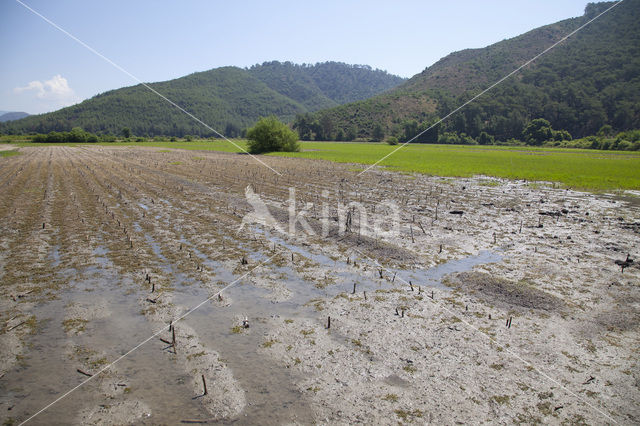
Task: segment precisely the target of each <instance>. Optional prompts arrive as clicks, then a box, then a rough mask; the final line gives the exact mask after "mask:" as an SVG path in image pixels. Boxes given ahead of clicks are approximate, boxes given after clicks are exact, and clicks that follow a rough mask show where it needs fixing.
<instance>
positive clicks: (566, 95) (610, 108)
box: [295, 0, 640, 142]
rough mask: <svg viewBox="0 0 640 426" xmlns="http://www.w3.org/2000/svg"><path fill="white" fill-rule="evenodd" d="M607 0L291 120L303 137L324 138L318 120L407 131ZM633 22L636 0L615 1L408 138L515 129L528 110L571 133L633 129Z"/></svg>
mask: <svg viewBox="0 0 640 426" xmlns="http://www.w3.org/2000/svg"><path fill="white" fill-rule="evenodd" d="M612 5H613V2H604V3H588V4H587V6H586V7H585V13H584V15H582V16H580V17H576V18H569V19H565V20H562V21H559V22H556V23H553V24H549V25H545V26H542V27H539V28H535V29H533V30H530V31H528V32H526V33H523V34H521V35H519V36H516V37H513V38H511V39H507V40H502V41H500V42H498V43H494V44H492V45H490V46H487V47H484V48H479V49H466V50H462V51H459V52H453V53H451V54H450V55H447V56H446V57H444V58H442V59H440V60H439V61H437V62H436V63H435V64H433V65H431V66H430V67H427V68H426V69H425V70H423V71H422V72H421V73H419V74H416V75H415V76H413V77H411V78H410V79H409V80H407V81H406V82H404V83H403V84H401V85H399V86H398V87H396V88H394V89H392V90H390V91H388V92H386V93H384V94H381V95H376V96H374V97H372V98H370V99H367V100H365V101H358V102H355V103H351V104H344V105H340V106H337V107H334V108H331V109H328V110H323V111H320V112H318V113H315V114H311V115H307V116H305V117H302V118H301V117H299V118H298V119H297V120H296V123H295V127H296V128H297V129H298V131H299V133H300V134H303V135H309V136H310V138H313V137H315V136H318V135H319V136H322V138H324V139H327V134H326V132H325V131H320V132H316V131H313V129H314V128H315V129H318V128H321V127H322V126H321V125H320V124H321V123H325V124H326V127H327V128H332V129H333V130H334V133H333V134H334V135H335V134H340V133H342V134H345V133H346V132H347V131H348V129H354V128H355V129H357V136H358V137H359V138H370V139H371V138H372V139H380V138H381V137H384V136H389V135H392V136H396V137H398V138H399V139H400V140H410V139H411V138H412V137H413V136H415V135H417V134H418V133H419V131H420V130H421V129H426V128H428V127H429V125H431V124H432V123H435V122H437V121H438V119H439V118H441V117H444V116H446V115H447V114H449V113H450V112H451V111H453V110H455V108H457V107H458V106H460V105H463V104H464V103H465V102H466V101H468V100H469V99H471V98H472V97H473V96H475V95H477V94H478V93H480V92H481V91H482V90H484V89H486V88H487V87H488V86H489V85H491V84H492V83H495V82H496V81H498V80H500V79H501V78H502V77H504V76H506V75H508V74H509V73H510V72H512V71H513V70H515V69H516V68H518V67H519V66H521V65H522V64H523V63H525V62H526V61H528V60H530V59H531V58H533V57H535V56H536V55H537V54H539V53H541V52H542V51H544V50H545V49H546V48H548V47H549V46H551V45H552V44H553V43H555V42H557V41H558V40H560V39H562V38H563V37H565V36H566V35H567V34H570V33H571V32H572V31H574V30H575V29H577V28H579V27H580V26H581V25H584V24H585V23H586V22H587V21H588V20H590V19H592V18H593V17H595V16H597V15H598V14H599V13H601V12H602V11H604V10H606V9H607V8H609V7H610V6H612ZM639 22H640V0H625V1H624V2H622V3H619V4H618V5H617V6H616V7H615V8H613V9H612V10H611V11H610V12H608V13H607V14H605V15H603V16H602V17H600V18H599V19H598V20H596V21H594V22H592V23H591V24H590V25H588V26H586V27H585V28H583V29H582V30H581V31H579V32H578V33H576V34H574V35H573V36H572V37H570V38H569V39H567V40H565V41H564V42H563V43H561V44H559V45H558V46H557V47H555V48H554V49H552V50H551V51H549V52H547V53H546V54H545V55H544V56H541V57H540V58H538V59H537V60H536V61H535V62H533V63H532V64H530V65H529V66H527V67H525V68H524V69H523V70H521V71H520V72H519V73H517V74H515V75H513V76H512V77H510V78H509V79H507V80H505V81H504V82H503V83H501V84H500V85H498V86H497V87H495V88H494V89H492V90H491V91H489V92H487V93H486V94H485V95H483V96H482V97H480V98H478V99H477V100H476V101H474V102H473V103H472V104H470V105H468V106H466V107H465V108H464V109H462V110H461V111H460V112H458V113H456V114H455V115H453V116H452V117H451V118H450V119H448V120H446V121H445V122H443V123H442V124H441V125H439V126H438V127H437V128H436V129H435V131H433V132H429V133H430V135H425V137H421V138H420V139H419V140H418V141H419V142H442V140H441V136H442V135H443V134H444V133H457V134H461V133H465V135H466V136H471V137H472V138H478V137H479V136H480V134H481V133H483V132H484V133H487V134H489V135H491V136H494V137H495V138H498V139H500V140H507V139H510V138H520V137H521V136H522V131H523V129H524V127H525V126H526V124H527V123H528V122H530V121H531V120H533V119H536V118H545V119H547V120H548V121H550V122H551V124H552V126H553V127H554V128H555V129H564V130H567V132H568V133H567V134H571V135H573V136H575V137H583V136H587V135H593V134H595V133H596V132H598V131H599V129H600V128H601V127H602V126H604V125H610V126H612V128H613V129H614V130H618V131H623V130H629V129H633V128H639V127H640V59H639V58H640V24H639ZM308 123H311V124H310V125H308V126H307V124H308ZM314 126H315V127H314ZM374 131H375V132H374ZM374 133H376V135H374ZM445 142H446V141H445Z"/></svg>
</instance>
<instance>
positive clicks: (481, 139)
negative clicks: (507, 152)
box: [478, 132, 494, 145]
mask: <svg viewBox="0 0 640 426" xmlns="http://www.w3.org/2000/svg"><path fill="white" fill-rule="evenodd" d="M493 141H494V139H493V136H491V135H490V134H488V133H487V132H480V136H478V143H479V144H480V145H493Z"/></svg>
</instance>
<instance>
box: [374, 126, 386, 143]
mask: <svg viewBox="0 0 640 426" xmlns="http://www.w3.org/2000/svg"><path fill="white" fill-rule="evenodd" d="M371 139H372V140H373V141H374V142H380V141H381V140H382V139H384V129H383V128H382V125H381V124H380V123H376V125H375V126H373V132H371Z"/></svg>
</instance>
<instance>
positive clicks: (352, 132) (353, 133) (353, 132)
mask: <svg viewBox="0 0 640 426" xmlns="http://www.w3.org/2000/svg"><path fill="white" fill-rule="evenodd" d="M357 137H358V128H357V127H356V126H353V125H352V126H349V127H348V128H347V133H346V134H345V135H344V138H345V140H347V141H354V140H356V138H357Z"/></svg>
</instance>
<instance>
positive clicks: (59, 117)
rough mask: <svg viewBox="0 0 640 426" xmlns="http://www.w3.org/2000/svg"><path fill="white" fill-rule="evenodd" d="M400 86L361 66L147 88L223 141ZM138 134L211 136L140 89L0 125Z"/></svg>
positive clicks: (332, 65)
mask: <svg viewBox="0 0 640 426" xmlns="http://www.w3.org/2000/svg"><path fill="white" fill-rule="evenodd" d="M403 81H405V79H402V78H400V77H397V76H394V75H391V74H388V73H387V72H385V71H381V70H374V69H371V67H368V66H365V65H348V64H344V63H339V62H325V63H318V64H315V65H307V64H305V65H297V64H292V63H290V62H285V63H280V62H265V63H264V64H262V65H255V66H253V67H251V68H248V69H242V68H237V67H222V68H216V69H212V70H209V71H204V72H198V73H194V74H191V75H188V76H185V77H181V78H178V79H175V80H170V81H165V82H159V83H150V84H149V86H151V87H153V88H154V89H155V90H157V91H158V92H160V93H162V94H163V95H165V96H166V97H167V98H169V99H171V100H173V101H174V102H176V103H177V104H178V105H180V106H181V107H183V108H184V109H185V110H187V111H189V112H190V113H192V114H193V115H194V116H196V117H198V118H200V119H201V120H202V121H203V122H205V123H207V124H208V125H210V126H211V127H213V128H214V129H216V130H218V131H220V132H222V133H224V134H225V135H226V136H232V137H234V136H238V135H240V134H241V132H242V130H244V129H245V128H247V127H248V126H251V125H253V124H254V123H255V122H256V121H257V120H258V118H259V117H261V116H268V115H276V116H278V117H279V118H281V119H283V120H285V121H291V120H293V118H294V117H295V116H296V114H300V113H306V112H313V111H317V110H319V109H322V108H329V107H333V106H336V105H340V104H343V103H345V102H353V101H357V100H361V99H366V98H368V97H370V96H373V95H376V94H379V93H382V92H384V91H385V90H388V89H391V88H393V87H395V86H397V85H398V84H400V83H402V82H403ZM73 127H82V128H83V129H85V130H87V131H90V132H93V133H110V134H119V133H120V131H121V130H122V129H123V128H129V129H131V132H132V133H133V134H134V135H140V136H154V135H167V136H184V135H201V136H211V135H213V133H212V132H211V131H209V130H207V129H206V128H205V127H203V126H202V125H199V124H198V123H196V122H195V121H193V120H192V119H191V118H189V117H188V116H187V115H186V114H184V113H183V112H181V111H179V110H178V109H177V108H175V107H173V106H171V105H169V104H168V103H167V102H166V101H164V100H163V99H161V98H160V97H158V96H157V95H155V94H154V93H152V92H151V91H149V90H148V89H147V88H145V87H143V86H142V85H136V86H131V87H125V88H122V89H117V90H112V91H109V92H106V93H103V94H100V95H97V96H94V97H93V98H91V99H88V100H86V101H84V102H81V103H79V104H77V105H74V106H70V107H67V108H63V109H61V110H58V111H54V112H51V113H47V114H41V115H33V116H29V117H27V118H25V119H22V120H17V121H12V122H9V123H4V124H1V125H0V131H2V132H4V133H23V132H38V133H48V132H50V131H68V130H70V129H71V128H73Z"/></svg>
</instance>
